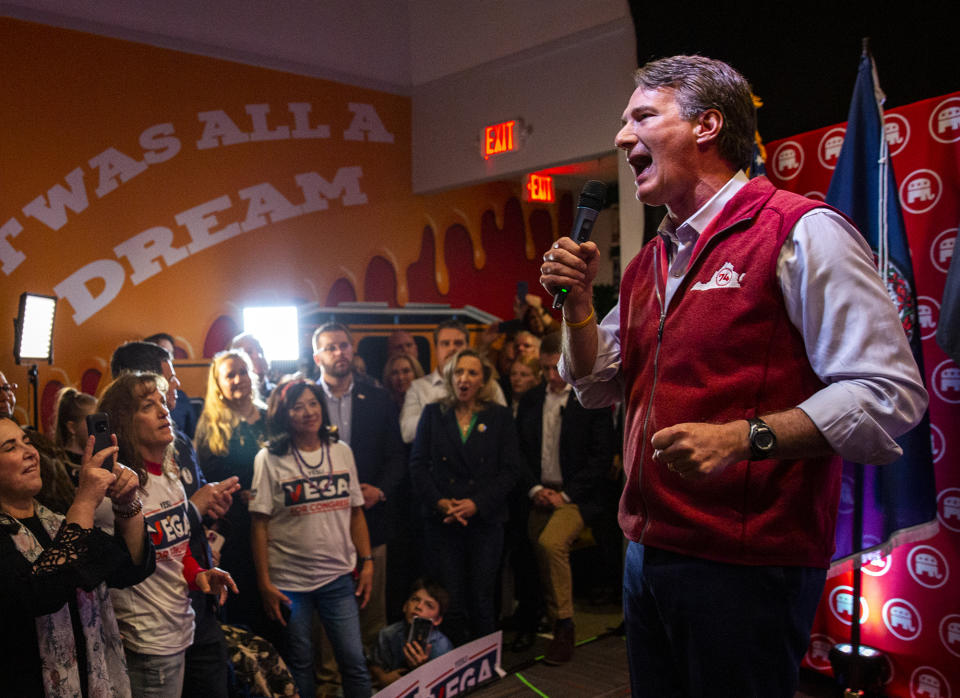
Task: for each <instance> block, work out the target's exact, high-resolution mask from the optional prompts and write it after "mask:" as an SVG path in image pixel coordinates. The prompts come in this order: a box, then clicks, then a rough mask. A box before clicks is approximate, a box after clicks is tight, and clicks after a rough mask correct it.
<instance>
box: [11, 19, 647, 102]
mask: <svg viewBox="0 0 960 698" xmlns="http://www.w3.org/2000/svg"><path fill="white" fill-rule="evenodd" d="M0 14H3V15H7V16H12V17H18V18H20V19H26V20H32V21H39V22H43V23H45V24H52V25H55V26H62V27H67V28H72V29H79V30H82V31H88V32H91V33H95V34H102V35H106V36H114V37H117V38H122V39H129V40H132V41H139V42H142V43H147V44H152V45H156V46H162V47H165V48H172V49H176V50H181V51H187V52H190V53H199V54H203V55H209V56H215V57H218V58H225V59H228V60H234V61H240V62H243V63H251V64H255V65H261V66H264V67H269V68H275V69H280V70H288V71H291V72H296V73H301V74H304V75H312V76H315V77H322V78H327V79H331V80H337V81H340V82H346V83H350V84H354V85H361V86H364V87H371V88H374V89H381V90H385V91H389V92H396V93H401V94H408V93H409V92H410V90H411V88H412V87H413V86H414V85H421V84H423V83H427V82H430V81H432V80H436V79H439V78H441V77H444V76H447V75H450V74H453V73H458V72H460V71H463V70H467V69H469V68H472V67H476V66H478V65H482V64H485V63H488V62H492V61H497V60H500V59H503V58H505V57H507V56H511V55H514V54H517V53H521V52H523V51H524V50H527V49H530V48H532V47H535V46H538V45H540V44H544V43H548V42H551V41H556V40H558V39H562V38H563V37H565V36H568V35H571V34H575V33H577V32H580V31H584V30H587V29H590V28H591V27H595V26H598V25H602V24H605V23H607V22H610V21H613V20H616V19H620V18H624V17H629V14H630V11H629V8H628V6H627V0H591V2H589V3H584V2H582V0H272V1H265V0H163V1H162V2H157V1H156V0H95V1H91V0H12V1H8V2H0Z"/></svg>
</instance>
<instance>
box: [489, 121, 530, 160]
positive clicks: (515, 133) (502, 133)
mask: <svg viewBox="0 0 960 698" xmlns="http://www.w3.org/2000/svg"><path fill="white" fill-rule="evenodd" d="M521 124H522V122H521V121H520V120H519V119H511V120H510V121H503V122H501V123H499V124H490V125H489V126H484V128H483V133H482V134H481V138H480V151H481V152H482V153H483V159H484V160H487V159H489V158H490V156H491V155H501V154H503V153H512V152H515V151H517V150H520V131H521Z"/></svg>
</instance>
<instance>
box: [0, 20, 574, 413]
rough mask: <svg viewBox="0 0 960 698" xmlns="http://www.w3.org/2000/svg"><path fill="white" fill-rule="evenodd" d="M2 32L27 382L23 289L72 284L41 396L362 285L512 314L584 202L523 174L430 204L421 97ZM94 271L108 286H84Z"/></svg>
mask: <svg viewBox="0 0 960 698" xmlns="http://www.w3.org/2000/svg"><path fill="white" fill-rule="evenodd" d="M0 34H2V36H3V37H4V40H3V41H2V42H0V65H2V66H3V70H2V74H0V83H2V89H3V93H4V94H5V96H6V98H5V100H4V105H3V107H2V108H0V163H2V166H0V231H2V234H3V235H2V239H0V321H2V322H0V327H2V328H3V329H2V330H0V351H2V354H0V356H2V357H5V358H0V369H2V370H4V372H5V373H6V374H7V376H8V378H10V380H13V381H16V382H18V383H20V384H21V385H25V383H26V370H25V368H22V367H15V366H14V364H13V359H12V354H11V350H12V346H13V332H12V323H11V322H10V318H13V317H14V316H15V315H16V311H17V299H18V297H19V294H20V293H21V292H22V291H31V292H34V293H44V294H52V295H59V296H60V297H61V301H60V303H59V306H58V311H57V321H56V324H55V333H54V342H55V362H54V365H53V366H52V367H46V366H42V367H41V368H40V386H41V390H42V389H43V387H44V386H45V385H47V384H48V383H49V382H50V381H56V382H59V383H64V384H71V385H77V386H79V385H80V384H81V381H82V380H83V377H84V375H85V373H86V374H87V375H88V376H89V375H91V374H90V373H89V372H90V371H91V370H92V371H94V373H93V374H92V375H93V377H94V379H95V377H96V373H95V372H96V371H100V372H101V373H103V374H106V373H107V372H108V370H107V361H108V360H109V356H110V353H111V352H112V350H113V348H114V347H115V346H116V345H117V344H119V343H121V342H123V341H125V340H129V339H137V338H140V337H143V336H145V335H147V334H150V333H152V332H155V331H167V332H170V333H171V334H173V335H174V336H175V337H177V343H178V346H180V347H182V348H184V349H185V350H186V352H187V354H188V358H190V359H201V358H202V357H203V353H204V338H205V337H206V334H207V331H208V329H209V328H210V327H211V325H212V323H214V321H215V320H216V319H217V318H218V317H221V316H224V315H226V316H229V317H232V318H234V319H235V320H236V321H237V322H239V312H240V308H241V307H242V306H244V305H250V304H270V303H279V302H298V301H299V302H320V303H324V302H326V301H327V299H328V298H329V297H330V296H331V291H332V290H334V289H339V290H340V291H342V290H343V289H344V287H345V285H346V288H347V289H348V291H349V289H352V290H353V292H354V295H355V296H356V298H357V299H358V300H389V301H391V302H394V303H398V304H401V305H402V304H404V303H406V302H408V301H443V302H450V303H452V304H453V305H463V304H465V303H471V304H474V305H477V306H479V307H482V308H483V309H485V310H488V311H489V312H493V313H495V314H498V315H501V316H507V315H509V314H510V303H511V298H512V295H513V292H514V289H515V282H516V281H517V280H519V279H525V280H527V281H528V283H529V284H530V288H531V289H537V288H538V284H537V274H538V272H537V269H538V264H537V259H538V258H539V254H540V252H542V249H543V248H544V247H545V246H546V245H547V244H549V241H550V240H551V239H552V238H553V237H555V236H556V231H557V230H558V224H559V226H560V229H562V228H563V227H564V225H567V224H568V219H569V211H570V209H571V208H572V206H571V199H570V196H569V194H567V195H566V196H563V197H562V201H561V203H560V204H558V205H554V206H547V207H544V206H529V205H528V204H523V203H520V201H519V199H520V186H519V183H517V184H512V183H492V184H486V185H481V186H476V187H471V188H469V189H464V190H459V191H456V192H447V193H444V194H438V195H435V196H426V197H424V196H414V195H413V194H412V193H411V186H410V161H411V153H410V140H411V138H410V133H411V124H410V113H411V109H410V102H409V99H408V98H405V97H401V96H397V95H391V94H387V93H383V92H377V91H373V90H368V89H363V88H359V87H354V86H350V85H345V84H341V83H335V82H330V81H324V80H318V79H315V78H308V77H303V76H298V75H293V74H289V73H282V72H278V71H273V70H267V69H262V68H257V67H252V66H247V65H241V64H236V63H230V62H227V61H221V60H217V59H212V58H206V57H201V56H195V55H190V54H185V53H180V52H176V51H170V50H166V49H160V48H155V47H151V46H146V45H142V44H136V43H131V42H126V41H120V40H115V39H108V38H103V37H99V36H94V35H91V34H85V33H81V32H73V31H68V30H63V29H58V28H53V27H47V26H43V25H38V24H32V23H27V22H22V21H18V20H13V19H8V18H0ZM290 105H294V106H290ZM297 105H304V106H297ZM437 118H438V119H441V118H443V115H442V114H438V115H437ZM324 128H326V129H327V130H328V132H329V136H328V137H323V138H316V137H305V136H309V135H310V133H311V132H318V131H322V130H323V129H324ZM281 136H282V137H281ZM464 137H465V138H469V137H471V136H470V134H464ZM208 146H211V147H208ZM478 157H479V153H478ZM558 212H561V213H559V214H558ZM558 218H559V221H558ZM148 238H149V239H152V240H153V242H152V243H151V244H146V243H144V242H143V241H144V240H145V239H148ZM90 265H93V266H92V267H91V266H90ZM91 268H92V269H95V270H97V271H100V272H102V273H103V275H104V276H106V277H108V278H109V279H110V281H109V284H108V283H107V282H106V281H105V280H104V279H101V278H93V277H94V276H96V275H90V279H89V280H88V281H87V282H86V283H85V284H83V285H81V284H80V283H79V282H78V275H82V274H83V272H84V270H90V269H91ZM108 285H109V286H110V289H109V293H107V294H105V295H103V296H101V294H103V293H104V290H105V289H106V288H107V286H108ZM83 289H86V291H85V292H84V291H83ZM481 289H482V293H478V291H480V290H481ZM113 293H115V295H113V297H112V299H111V300H109V302H105V300H106V297H107V296H108V295H112V294H113ZM337 293H338V291H337V290H334V292H333V295H337ZM181 373H183V372H181ZM200 375H201V372H199V371H197V372H195V373H186V375H185V378H186V379H187V380H186V383H187V384H186V389H187V391H188V392H189V393H191V394H194V395H201V394H202V392H203V386H202V381H201V379H200V378H199V376H200ZM92 383H93V379H91V378H89V377H88V378H87V380H86V382H85V383H84V385H85V386H86V387H89V385H91V384H92ZM105 383H106V380H105V379H103V380H101V381H100V382H99V385H98V386H97V388H98V389H100V388H102V387H103V386H104V385H105ZM18 399H19V407H26V403H27V394H26V389H25V388H24V387H21V389H20V391H19V395H18ZM21 416H22V417H23V418H24V419H25V420H26V413H25V412H24V413H23V414H22V415H21Z"/></svg>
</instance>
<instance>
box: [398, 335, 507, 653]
mask: <svg viewBox="0 0 960 698" xmlns="http://www.w3.org/2000/svg"><path fill="white" fill-rule="evenodd" d="M492 374H493V369H492V368H491V367H490V365H489V364H487V363H486V362H485V361H483V359H482V358H481V357H480V355H479V354H478V353H477V352H476V351H474V350H472V349H463V350H461V351H460V352H458V353H457V354H456V355H454V357H453V358H452V359H451V360H450V361H449V362H448V363H447V366H446V368H445V369H444V378H445V381H446V385H447V391H448V394H447V396H446V397H445V398H444V399H443V400H441V401H439V402H435V403H432V404H430V405H427V407H426V409H424V411H423V415H422V416H421V418H420V423H419V425H418V426H417V436H416V439H415V440H414V444H413V452H412V454H411V459H410V473H411V478H412V480H413V486H414V491H415V493H416V495H417V496H418V497H419V499H420V501H421V503H422V506H421V514H422V515H423V517H424V518H425V526H424V538H425V544H426V545H425V554H426V560H425V563H426V567H427V568H428V570H429V571H430V573H431V575H432V576H434V577H436V578H438V579H439V580H440V583H441V584H442V585H443V586H444V587H445V588H446V589H447V591H448V592H449V593H450V606H449V608H448V609H447V612H446V615H445V620H444V632H445V633H446V634H447V636H448V637H449V638H450V639H451V640H453V642H454V643H455V644H457V645H460V644H463V643H464V642H466V641H467V640H470V639H473V638H477V637H481V636H483V635H487V634H489V633H492V632H494V631H495V630H496V613H495V611H494V587H495V585H496V579H497V570H498V568H499V565H500V553H501V549H502V547H503V522H504V521H505V520H506V518H507V505H506V501H507V494H508V493H509V492H510V489H511V487H513V484H514V482H515V481H516V478H517V473H518V471H519V468H520V453H519V449H518V446H517V433H516V428H515V426H514V422H513V414H512V412H511V410H510V409H509V408H507V407H503V406H501V405H497V404H495V403H494V402H493V401H492V399H491V397H492V390H493V383H492V380H491V379H492Z"/></svg>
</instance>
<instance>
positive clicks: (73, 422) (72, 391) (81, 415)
mask: <svg viewBox="0 0 960 698" xmlns="http://www.w3.org/2000/svg"><path fill="white" fill-rule="evenodd" d="M96 411H97V398H95V397H94V396H93V395H89V394H87V393H82V392H80V391H79V390H77V389H76V388H71V387H69V386H68V387H66V388H61V389H60V392H59V393H57V406H56V410H55V412H54V417H53V441H54V443H55V444H56V445H57V446H59V447H60V448H61V449H63V451H64V453H66V454H67V458H69V459H70V463H71V464H72V465H73V466H74V468H71V472H70V477H71V479H72V480H73V482H74V484H77V473H79V471H80V462H81V459H82V458H83V450H84V448H86V446H87V415H88V414H93V413H94V412H96Z"/></svg>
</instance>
